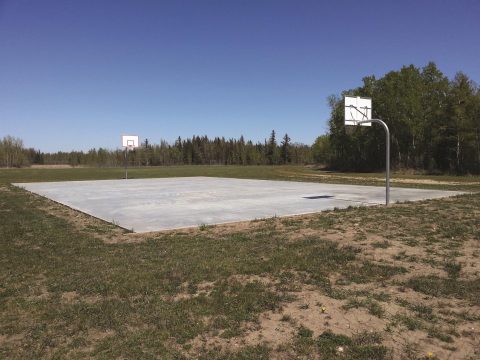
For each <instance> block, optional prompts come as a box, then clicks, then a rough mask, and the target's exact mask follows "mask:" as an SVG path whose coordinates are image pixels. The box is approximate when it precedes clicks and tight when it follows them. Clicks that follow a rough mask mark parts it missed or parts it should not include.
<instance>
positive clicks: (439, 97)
mask: <svg viewBox="0 0 480 360" xmlns="http://www.w3.org/2000/svg"><path fill="white" fill-rule="evenodd" d="M345 95H352V96H362V97H371V98H372V99H373V101H372V103H373V104H372V108H373V117H374V118H379V119H382V120H383V121H385V123H386V124H387V125H388V127H389V129H390V133H391V163H392V166H393V167H394V168H396V169H402V168H407V169H418V170H422V171H426V172H430V173H455V174H465V173H472V174H479V173H480V91H479V87H478V85H477V84H475V83H474V82H473V81H472V80H471V79H469V78H468V76H467V75H465V74H464V73H461V72H459V73H457V74H456V75H455V77H454V78H453V79H452V80H449V79H448V78H447V77H446V76H445V75H444V74H443V73H442V72H441V71H440V70H439V69H438V68H437V66H436V65H435V63H433V62H431V63H429V64H427V65H426V66H425V67H423V68H417V67H415V66H413V65H410V66H404V67H402V68H401V69H400V70H398V71H391V72H389V73H387V74H386V75H385V76H383V77H381V78H379V79H376V78H375V76H367V77H365V78H363V85H362V86H360V87H358V88H355V89H349V90H345V91H343V92H342V94H341V96H331V97H330V98H329V99H328V101H329V105H330V108H331V115H330V120H329V133H328V134H326V135H323V136H320V137H319V138H317V140H316V142H315V144H314V145H313V156H314V158H315V160H316V161H318V162H323V163H325V164H327V165H328V166H329V167H330V168H332V169H336V170H353V171H371V170H378V169H381V168H383V167H384V166H385V152H384V151H385V150H384V149H385V134H384V130H383V129H382V128H381V127H380V126H377V125H373V126H372V127H371V128H365V127H361V126H355V127H351V126H348V127H346V126H345V125H344V100H343V98H344V96H345Z"/></svg>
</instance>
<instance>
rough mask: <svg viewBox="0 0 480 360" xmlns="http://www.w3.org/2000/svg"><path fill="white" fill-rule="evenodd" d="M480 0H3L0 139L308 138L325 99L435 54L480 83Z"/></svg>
mask: <svg viewBox="0 0 480 360" xmlns="http://www.w3.org/2000/svg"><path fill="white" fill-rule="evenodd" d="M479 15H480V1H478V0H471V1H469V0H465V1H462V0H457V1H453V0H452V1H440V0H429V1H423V0H415V1H388V0H382V1H362V2H361V1H342V0H336V1H333V0H330V1H320V0H317V1H306V0H291V1H281V0H272V1H262V0H236V1H235V0H223V1H212V0H191V1H181V0H176V1H174V0H172V1H166V0H164V1H162V0H158V1H154V0H152V1H141V0H136V1H135V0H130V1H122V0H110V1H102V0H76V1H71V0H56V1H53V0H42V1H24V0H0V137H3V136H4V135H7V134H10V135H13V136H16V137H20V138H22V139H23V140H24V143H25V145H26V146H27V147H35V148H37V149H41V150H42V151H57V150H64V151H70V150H73V149H77V150H88V149H90V148H93V147H96V148H98V147H107V148H116V147H118V146H119V145H120V144H119V143H120V135H121V134H122V133H131V134H137V135H139V136H140V137H141V139H145V138H148V139H149V140H150V141H151V142H154V143H158V142H159V140H160V139H161V138H162V139H165V140H167V141H169V142H172V141H174V140H175V138H176V137H178V136H182V137H187V136H191V135H193V134H196V135H208V136H212V137H213V136H225V137H227V138H229V137H239V136H240V135H242V134H243V135H244V136H245V138H247V139H252V140H255V141H257V140H260V141H262V140H263V139H264V138H265V137H268V135H269V133H270V131H271V130H272V129H275V130H276V131H277V133H278V134H279V135H280V136H281V135H283V134H284V133H286V132H287V133H288V134H289V135H290V137H291V138H292V140H293V141H298V142H304V143H312V142H313V141H314V139H315V138H316V137H317V136H318V135H319V134H322V133H324V132H325V131H326V129H327V126H326V121H327V119H328V116H329V109H328V106H327V102H326V98H327V96H329V95H331V94H339V93H340V92H341V91H342V90H345V89H348V88H353V87H356V86H359V85H361V79H362V77H364V76H366V75H372V74H374V75H376V76H378V77H380V76H382V75H383V74H385V73H386V72H388V71H390V70H397V69H399V68H400V67H401V66H402V65H408V64H414V65H416V66H424V65H426V64H427V62H429V61H435V62H436V63H437V65H438V67H439V68H440V70H442V71H443V72H444V73H445V74H446V75H447V76H449V77H453V76H454V74H455V73H456V72H457V71H460V70H461V71H463V72H465V73H466V74H467V75H468V76H469V77H470V78H472V79H473V80H475V81H477V82H478V81H479V80H480V18H479Z"/></svg>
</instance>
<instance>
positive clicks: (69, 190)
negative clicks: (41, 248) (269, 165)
mask: <svg viewBox="0 0 480 360" xmlns="http://www.w3.org/2000/svg"><path fill="white" fill-rule="evenodd" d="M15 185H16V186H20V187H23V188H25V189H26V190H28V191H31V192H33V193H36V194H39V195H42V196H45V197H47V198H49V199H52V200H54V201H57V202H59V203H62V204H64V205H67V206H69V207H71V208H73V209H76V210H80V211H82V212H85V213H87V214H90V215H93V216H95V217H97V218H100V219H103V220H105V221H109V222H114V223H115V224H117V225H120V226H121V227H123V228H126V229H129V230H132V229H133V231H135V232H148V231H159V230H167V229H176V228H183V227H193V226H199V225H201V224H220V223H228V222H236V221H245V220H253V219H260V218H266V217H272V216H286V215H296V214H306V213H312V212H318V211H322V210H329V209H333V208H335V207H337V208H346V207H348V206H360V205H375V204H383V203H384V202H385V188H384V187H378V186H357V185H336V184H321V183H307V182H292V181H269V180H245V179H227V178H214V177H182V178H161V179H130V180H98V181H66V182H47V183H23V184H15ZM456 194H460V192H456V191H440V190H420V189H406V188H392V189H391V201H392V202H396V201H415V200H424V199H432V198H440V197H446V196H452V195H456Z"/></svg>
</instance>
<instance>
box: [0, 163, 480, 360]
mask: <svg viewBox="0 0 480 360" xmlns="http://www.w3.org/2000/svg"><path fill="white" fill-rule="evenodd" d="M116 170H117V169H94V170H92V169H55V170H48V171H47V170H35V169H31V170H5V171H1V172H0V182H2V181H3V182H6V181H18V182H20V181H34V180H48V181H51V180H65V179H71V180H73V179H76V180H78V179H87V178H88V179H90V178H112V177H113V176H116V173H115V171H116ZM240 170H241V172H242V176H240V175H239V172H240ZM119 171H120V172H121V170H119ZM292 173H293V174H292ZM194 174H196V175H209V176H216V175H221V176H235V177H237V176H238V177H249V176H250V177H255V178H279V179H280V178H283V179H287V178H288V179H295V180H311V179H315V181H338V179H343V178H342V177H348V176H349V175H348V174H329V173H323V172H318V171H316V170H314V169H305V168H296V167H258V168H255V167H246V168H240V167H231V168H230V167H228V168H222V167H218V169H217V168H215V167H198V168H195V169H194V168H193V167H185V168H165V169H163V168H162V169H134V170H132V175H134V176H138V177H140V176H142V177H144V176H152V177H153V176H171V175H175V176H191V175H194ZM253 174H255V176H254V175H253ZM314 175H315V176H314ZM317 175H320V176H317ZM324 175H328V176H331V177H330V178H327V179H325V177H324ZM375 176H379V175H372V178H374V177H375ZM364 177H369V176H366V175H365V176H364V175H363V174H362V175H358V176H356V178H355V177H353V176H352V179H351V181H350V182H362V183H370V182H376V181H377V180H375V179H370V180H368V181H366V180H361V179H359V178H364ZM335 179H336V180H335ZM422 179H423V180H427V178H426V177H423V178H422ZM475 179H476V178H441V179H440V178H439V180H440V181H441V182H443V183H441V184H434V183H433V184H427V185H425V186H430V187H443V188H449V189H450V188H451V189H453V188H460V187H462V186H463V188H470V189H474V188H475V186H476V185H469V184H470V183H472V182H474V181H476V180H475ZM347 182H348V181H347ZM448 182H451V183H455V185H451V184H450V185H449V184H446V183H448ZM459 183H460V184H463V185H458V184H459ZM406 184H407V183H406ZM407 185H408V184H407ZM407 185H405V184H404V186H407ZM408 186H414V185H412V184H410V185H408ZM415 186H419V184H415ZM421 186H424V185H421ZM479 204H480V194H478V193H472V194H466V195H462V196H457V197H453V198H449V199H442V200H431V201H423V202H418V203H408V204H396V205H393V206H391V207H389V208H384V207H369V208H350V209H345V210H336V211H329V212H324V213H321V214H312V215H305V216H297V217H291V218H270V219H260V220H256V221H253V222H250V223H244V224H240V225H239V224H233V225H224V226H202V225H200V226H199V227H198V228H196V229H188V230H180V231H171V232H165V233H152V234H140V235H139V234H131V233H129V232H128V231H124V230H121V229H119V228H117V227H115V226H113V225H111V224H107V223H104V222H102V221H99V220H98V219H94V218H91V217H88V216H85V215H81V214H78V213H76V212H75V211H73V210H71V209H67V208H64V207H62V206H61V205H58V204H54V203H52V202H50V201H49V200H47V199H44V198H41V197H38V196H35V195H32V194H29V193H27V192H25V191H23V190H21V189H17V188H14V187H12V186H9V185H0V234H1V237H0V267H1V269H2V272H0V357H1V358H178V359H181V358H202V359H267V358H302V357H303V358H321V359H334V358H344V359H392V358H394V359H397V358H398V359H400V358H423V357H425V356H426V354H427V353H428V352H430V351H431V352H432V353H433V354H434V355H433V356H434V357H432V358H435V357H437V358H448V357H450V358H472V359H473V358H476V357H478V349H479V348H480V343H479V339H480V332H479V329H480V303H479V300H478V299H479V298H480V297H479V296H478V295H479V294H480V268H479V262H478V258H479V257H480V224H479V221H478V219H479V218H480V208H479Z"/></svg>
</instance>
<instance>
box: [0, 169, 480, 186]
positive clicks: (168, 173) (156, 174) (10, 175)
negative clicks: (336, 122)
mask: <svg viewBox="0 0 480 360" xmlns="http://www.w3.org/2000/svg"><path fill="white" fill-rule="evenodd" d="M124 176H125V171H124V169H123V168H121V167H120V168H101V167H98V168H95V167H92V168H82V167H79V168H66V169H41V168H33V169H32V168H24V169H0V183H3V184H6V183H12V182H34V181H72V180H108V179H122V178H123V177H124ZM176 176H180V177H181V176H216V177H234V178H241V179H266V180H294V181H310V182H326V183H341V184H358V185H377V186H382V184H384V183H385V177H384V175H383V174H382V173H339V172H331V171H322V170H316V169H314V168H310V167H304V166H285V165H284V166H264V165H259V166H236V165H230V166H209V165H191V166H187V165H185V166H161V167H133V168H129V170H128V177H129V178H131V179H135V178H161V177H176ZM392 179H414V180H416V181H429V180H434V181H442V182H455V183H458V184H429V183H419V184H418V183H417V184H415V183H392V185H393V186H398V187H417V188H432V189H449V190H472V191H480V176H467V177H466V176H463V177H462V176H426V175H409V174H402V173H393V174H392Z"/></svg>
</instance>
